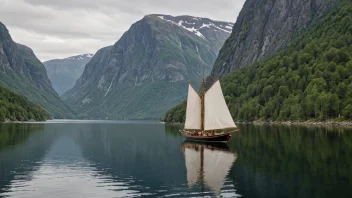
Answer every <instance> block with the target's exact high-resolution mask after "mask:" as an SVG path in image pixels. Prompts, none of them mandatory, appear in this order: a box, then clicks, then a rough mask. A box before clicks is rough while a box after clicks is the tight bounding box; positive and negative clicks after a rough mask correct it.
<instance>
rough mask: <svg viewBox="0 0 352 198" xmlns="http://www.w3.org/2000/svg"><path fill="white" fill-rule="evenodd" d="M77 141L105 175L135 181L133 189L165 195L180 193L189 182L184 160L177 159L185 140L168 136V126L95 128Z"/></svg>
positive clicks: (90, 128) (76, 138) (131, 187)
mask: <svg viewBox="0 0 352 198" xmlns="http://www.w3.org/2000/svg"><path fill="white" fill-rule="evenodd" d="M75 140H76V142H77V144H78V145H79V147H80V148H81V151H82V154H83V156H84V157H85V158H86V159H87V160H89V161H90V162H91V163H92V164H93V165H94V166H95V168H96V169H97V171H98V172H100V173H101V174H105V175H109V176H110V177H111V178H113V179H115V180H116V181H122V180H124V178H128V177H131V178H133V180H134V181H132V183H130V184H129V186H128V188H129V189H130V190H135V191H138V190H140V189H139V188H142V189H143V192H144V193H150V194H153V195H154V196H164V195H167V194H172V193H173V191H174V193H179V189H178V188H179V186H178V185H179V184H180V183H184V181H185V180H186V176H185V174H184V172H186V171H185V168H184V164H183V161H182V160H177V159H180V158H182V153H181V152H180V150H179V144H180V142H181V139H177V138H174V137H170V136H168V135H166V134H165V132H164V125H150V124H149V125H148V124H146V125H119V127H118V128H117V127H116V125H115V126H114V125H111V126H109V125H105V126H99V125H94V126H91V127H87V130H86V131H82V132H81V133H78V134H77V135H76V137H75ZM175 159H176V160H175ZM129 182H130V181H129ZM173 186H174V188H173Z"/></svg>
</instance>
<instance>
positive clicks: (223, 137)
mask: <svg viewBox="0 0 352 198" xmlns="http://www.w3.org/2000/svg"><path fill="white" fill-rule="evenodd" d="M237 131H239V130H235V131H231V132H226V133H222V134H216V135H209V136H195V135H189V134H187V133H186V131H182V130H180V132H181V133H182V134H183V135H184V136H185V137H186V138H187V139H188V140H191V141H201V142H227V141H229V139H230V138H231V136H232V134H233V133H235V132H237Z"/></svg>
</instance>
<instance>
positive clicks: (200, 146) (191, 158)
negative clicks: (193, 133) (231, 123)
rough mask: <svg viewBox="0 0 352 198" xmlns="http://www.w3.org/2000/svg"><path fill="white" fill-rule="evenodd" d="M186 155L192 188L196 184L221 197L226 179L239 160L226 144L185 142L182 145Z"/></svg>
mask: <svg viewBox="0 0 352 198" xmlns="http://www.w3.org/2000/svg"><path fill="white" fill-rule="evenodd" d="M181 150H182V152H183V153H184V155H185V162H186V169H187V182H188V186H189V187H190V188H192V187H193V186H194V185H195V184H196V183H198V182H199V183H200V185H201V186H203V187H204V186H206V187H208V188H209V189H210V190H211V191H212V193H214V194H215V195H220V192H221V188H222V187H223V185H224V182H225V178H226V176H227V174H228V173H229V171H230V168H231V167H232V164H233V163H234V162H235V161H236V160H237V154H236V153H232V152H230V150H229V148H228V147H227V145H226V144H225V143H196V142H190V141H185V142H184V143H183V144H182V145H181Z"/></svg>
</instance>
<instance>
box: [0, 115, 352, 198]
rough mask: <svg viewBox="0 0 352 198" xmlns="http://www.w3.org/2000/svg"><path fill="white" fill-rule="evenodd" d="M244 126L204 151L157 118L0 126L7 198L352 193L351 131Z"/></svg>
mask: <svg viewBox="0 0 352 198" xmlns="http://www.w3.org/2000/svg"><path fill="white" fill-rule="evenodd" d="M239 127H240V129H241V131H240V132H238V133H236V134H235V135H234V136H233V137H232V139H231V140H230V141H229V142H228V144H227V145H224V144H220V145H219V144H215V145H214V144H212V145H204V144H200V143H192V142H185V140H184V138H183V137H182V136H181V135H180V133H179V132H178V128H179V126H168V125H164V124H160V123H158V122H149V121H148V122H133V121H130V122H109V121H105V122H104V121H51V122H46V123H14V124H0V197H37V198H42V197H43V198H44V197H45V198H47V197H134V196H145V197H199V196H209V197H213V196H224V197H352V189H351V188H350V187H351V186H352V130H351V129H343V128H325V127H303V126H266V125H240V126H239ZM187 149H188V150H187ZM187 151H189V152H187ZM190 153H193V154H190ZM200 153H202V155H201V156H202V158H199V159H201V161H198V162H199V163H198V162H195V161H189V160H192V159H198V158H197V157H198V154H200ZM190 162H191V163H190ZM200 162H202V163H200ZM210 162H213V164H217V166H218V167H219V170H218V172H217V171H216V169H215V171H216V172H214V169H212V171H213V172H212V173H211V175H210V172H209V171H207V170H209V168H206V166H208V167H209V165H211V164H210ZM226 164H229V166H227V165H226ZM203 166H204V167H203ZM198 167H199V168H198ZM212 168H214V167H212ZM197 170H198V172H197ZM224 170H225V171H224ZM214 173H215V175H214ZM221 174H225V175H224V178H223V179H220V180H213V181H217V182H216V183H214V182H213V183H212V182H209V181H207V178H208V179H209V178H210V179H212V178H213V179H215V178H218V177H219V178H221V177H222V176H221ZM192 175H193V176H192ZM195 175H198V176H196V177H194V176H195ZM192 178H193V181H190V179H192ZM217 188H219V189H220V190H219V191H218V190H217Z"/></svg>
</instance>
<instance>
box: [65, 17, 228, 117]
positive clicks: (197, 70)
mask: <svg viewBox="0 0 352 198" xmlns="http://www.w3.org/2000/svg"><path fill="white" fill-rule="evenodd" d="M231 26H232V23H228V22H219V21H212V20H210V19H203V18H197V17H191V16H180V17H172V16H166V15H148V16H145V17H144V18H143V19H142V20H140V21H138V22H136V23H135V24H133V25H132V26H131V28H130V29H129V30H128V31H127V32H126V33H125V34H124V35H123V36H122V37H121V38H120V40H119V41H117V42H116V43H115V45H113V46H110V47H106V48H103V49H101V50H99V51H98V52H97V53H96V54H95V55H94V57H93V58H92V60H91V61H90V62H89V63H88V64H87V65H86V68H85V70H84V72H83V74H82V76H81V77H80V78H79V79H78V80H77V82H76V84H75V86H74V88H73V89H71V90H69V91H68V92H66V93H65V94H64V95H63V98H64V100H65V101H67V102H68V103H69V104H71V106H72V107H75V108H76V110H77V111H78V112H81V116H82V117H86V118H99V119H148V118H150V119H153V118H154V119H155V118H160V117H161V116H162V115H163V114H164V112H165V111H166V110H167V109H168V108H170V107H172V106H174V105H176V104H177V103H178V102H180V101H181V100H183V99H184V98H185V94H186V92H187V91H186V89H187V83H188V81H191V82H192V83H193V84H195V85H196V86H199V84H200V79H201V75H202V69H203V67H204V68H205V73H206V74H209V72H210V70H211V67H212V65H213V63H214V61H215V58H216V56H217V54H218V51H219V49H220V47H221V45H222V43H223V42H224V41H225V39H226V38H227V37H228V36H229V35H230V33H229V31H230V29H231Z"/></svg>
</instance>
